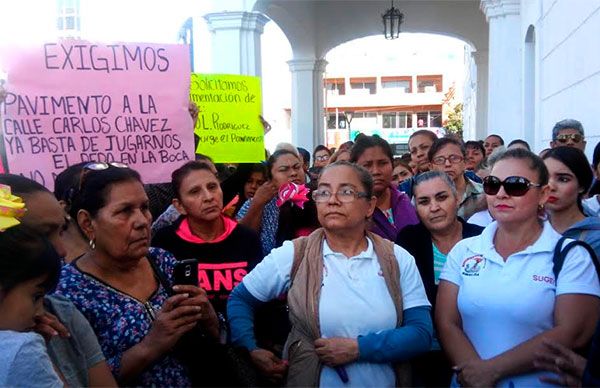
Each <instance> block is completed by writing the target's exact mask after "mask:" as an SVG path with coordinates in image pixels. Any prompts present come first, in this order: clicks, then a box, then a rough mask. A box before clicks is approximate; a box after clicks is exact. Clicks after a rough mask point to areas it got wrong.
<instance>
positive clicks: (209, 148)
mask: <svg viewBox="0 0 600 388" xmlns="http://www.w3.org/2000/svg"><path fill="white" fill-rule="evenodd" d="M190 100H191V101H193V102H195V103H196V105H198V108H199V110H200V113H199V114H198V121H197V122H196V128H195V129H194V133H195V135H196V136H197V140H198V146H197V147H196V153H199V154H205V155H208V156H210V157H211V158H212V159H213V160H214V161H215V162H216V163H252V162H260V161H261V160H264V158H265V145H264V129H263V127H262V124H261V122H260V119H259V115H260V114H261V100H262V98H261V89H260V78H258V77H248V76H241V75H223V74H196V73H192V79H191V84H190Z"/></svg>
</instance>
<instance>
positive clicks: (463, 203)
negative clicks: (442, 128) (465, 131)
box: [428, 137, 486, 220]
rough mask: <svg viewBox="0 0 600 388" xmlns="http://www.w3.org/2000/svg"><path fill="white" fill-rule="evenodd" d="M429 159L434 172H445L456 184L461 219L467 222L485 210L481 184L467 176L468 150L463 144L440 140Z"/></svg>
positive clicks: (449, 139)
mask: <svg viewBox="0 0 600 388" xmlns="http://www.w3.org/2000/svg"><path fill="white" fill-rule="evenodd" d="M428 157H429V162H430V163H431V169H432V170H434V171H442V172H445V173H446V174H448V176H449V177H450V179H452V181H453V182H454V186H455V187H456V193H457V194H458V198H459V206H458V216H459V217H461V218H463V219H465V220H466V219H468V218H469V217H471V216H472V215H473V214H475V213H477V212H478V211H481V210H485V208H486V204H485V196H484V195H483V188H482V186H481V183H478V182H475V181H474V180H472V179H470V178H469V176H467V174H466V164H465V157H466V150H465V146H464V145H463V143H462V142H460V141H458V140H456V139H453V138H449V137H444V138H442V139H438V140H436V141H435V142H434V143H433V145H432V146H431V148H430V149H429V153H428Z"/></svg>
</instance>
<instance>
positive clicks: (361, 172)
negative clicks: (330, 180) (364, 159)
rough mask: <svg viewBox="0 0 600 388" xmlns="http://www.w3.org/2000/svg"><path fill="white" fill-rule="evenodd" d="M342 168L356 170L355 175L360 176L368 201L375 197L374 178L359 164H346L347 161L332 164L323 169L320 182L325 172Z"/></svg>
mask: <svg viewBox="0 0 600 388" xmlns="http://www.w3.org/2000/svg"><path fill="white" fill-rule="evenodd" d="M340 166H344V167H349V168H351V169H352V170H354V173H355V174H356V175H357V176H358V180H359V181H360V183H361V184H362V186H363V187H364V191H365V193H367V200H369V199H371V197H372V196H373V177H372V176H371V173H370V172H369V171H368V170H367V169H365V168H364V167H361V166H359V165H358V164H354V163H350V162H346V161H345V160H341V161H339V162H335V163H330V164H328V165H327V166H325V167H323V169H322V170H321V173H320V174H319V182H320V181H321V177H322V176H323V174H324V173H325V171H327V170H329V169H331V168H334V167H340Z"/></svg>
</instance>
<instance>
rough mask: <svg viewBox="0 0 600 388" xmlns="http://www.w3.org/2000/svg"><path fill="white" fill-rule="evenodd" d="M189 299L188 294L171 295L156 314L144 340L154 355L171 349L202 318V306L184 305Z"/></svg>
mask: <svg viewBox="0 0 600 388" xmlns="http://www.w3.org/2000/svg"><path fill="white" fill-rule="evenodd" d="M187 299H190V295H188V294H177V295H174V296H172V297H170V298H169V299H167V300H166V301H165V303H164V304H163V307H162V309H161V310H160V311H159V313H158V314H157V315H156V319H155V320H154V322H152V326H151V327H150V331H149V332H148V334H147V335H146V337H144V340H143V341H142V342H143V343H144V344H145V345H146V347H147V348H148V349H150V350H151V353H153V354H154V355H163V354H165V353H167V352H168V351H170V350H171V349H172V348H173V347H174V346H175V344H176V343H177V341H178V340H179V338H181V336H182V335H184V334H185V333H186V332H188V331H189V330H191V329H192V328H193V327H194V326H196V324H197V323H198V321H199V320H200V319H201V318H202V308H201V307H200V306H196V305H182V303H183V302H184V301H186V300H187Z"/></svg>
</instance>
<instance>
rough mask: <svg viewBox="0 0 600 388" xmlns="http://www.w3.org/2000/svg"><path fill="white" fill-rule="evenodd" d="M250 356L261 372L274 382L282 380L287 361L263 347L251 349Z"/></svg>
mask: <svg viewBox="0 0 600 388" xmlns="http://www.w3.org/2000/svg"><path fill="white" fill-rule="evenodd" d="M250 358H251V359H252V362H253V363H254V365H255V366H256V367H257V368H258V370H260V372H261V374H263V375H264V376H266V377H268V378H270V379H272V380H274V381H276V382H277V381H282V380H283V377H284V376H285V373H286V371H287V362H285V361H283V360H281V359H280V358H279V357H277V356H276V355H274V354H273V353H271V352H269V351H268V350H265V349H255V350H253V351H251V352H250Z"/></svg>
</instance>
